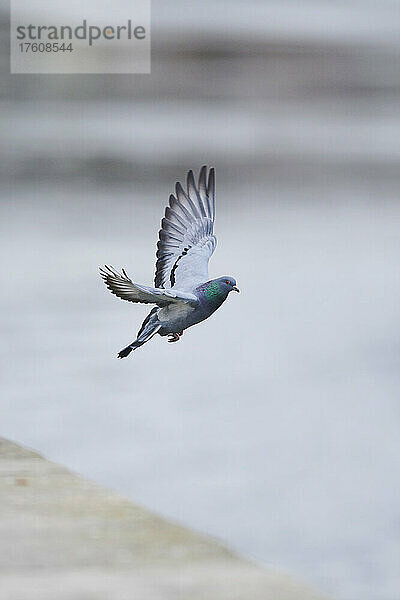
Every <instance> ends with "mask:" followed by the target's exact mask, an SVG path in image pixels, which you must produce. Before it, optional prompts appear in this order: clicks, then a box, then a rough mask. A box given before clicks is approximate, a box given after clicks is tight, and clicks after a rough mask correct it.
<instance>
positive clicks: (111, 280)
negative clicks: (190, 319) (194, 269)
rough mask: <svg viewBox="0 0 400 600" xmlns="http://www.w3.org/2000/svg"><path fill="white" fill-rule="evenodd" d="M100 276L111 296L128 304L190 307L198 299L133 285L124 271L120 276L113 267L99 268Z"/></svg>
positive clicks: (173, 292)
mask: <svg viewBox="0 0 400 600" xmlns="http://www.w3.org/2000/svg"><path fill="white" fill-rule="evenodd" d="M100 275H101V277H102V278H103V280H104V283H105V284H106V286H107V287H108V289H109V290H110V292H111V293H112V294H115V295H116V296H118V298H121V299H122V300H127V301H128V302H142V303H143V304H157V305H158V306H166V305H167V304H171V303H175V304H176V303H185V304H190V305H191V306H196V305H197V304H198V299H197V298H196V296H195V295H194V294H187V293H184V292H180V291H178V290H171V289H167V290H164V289H159V288H153V287H149V286H145V285H139V284H138V283H134V282H133V281H132V280H131V279H130V278H129V277H128V275H127V274H126V271H125V270H124V269H122V274H121V273H118V271H116V270H115V269H114V268H113V267H109V266H107V265H105V266H104V267H102V268H100Z"/></svg>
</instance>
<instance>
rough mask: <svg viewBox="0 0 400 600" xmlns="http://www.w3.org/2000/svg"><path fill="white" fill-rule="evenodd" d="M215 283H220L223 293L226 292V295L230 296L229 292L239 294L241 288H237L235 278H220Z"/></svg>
mask: <svg viewBox="0 0 400 600" xmlns="http://www.w3.org/2000/svg"><path fill="white" fill-rule="evenodd" d="M215 281H218V285H219V287H220V289H221V291H224V293H225V292H226V294H229V292H239V291H240V290H239V288H237V287H236V279H234V278H233V277H228V276H225V277H218V279H216V280H215Z"/></svg>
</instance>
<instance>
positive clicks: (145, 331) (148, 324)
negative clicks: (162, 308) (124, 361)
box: [118, 308, 161, 358]
mask: <svg viewBox="0 0 400 600" xmlns="http://www.w3.org/2000/svg"><path fill="white" fill-rule="evenodd" d="M158 310H159V309H158V308H155V309H153V310H152V311H151V312H150V314H149V315H147V317H146V318H145V320H144V321H143V325H142V327H141V328H140V330H139V333H138V335H137V338H136V340H135V341H134V342H132V343H131V344H129V346H126V348H123V349H122V350H120V352H118V358H125V357H126V356H129V354H130V353H131V352H132V351H133V350H136V348H140V346H143V344H145V343H146V342H148V341H149V340H151V338H152V337H153V336H154V335H156V333H157V332H158V331H159V330H160V329H161V323H160V321H159V320H158V317H157V312H158Z"/></svg>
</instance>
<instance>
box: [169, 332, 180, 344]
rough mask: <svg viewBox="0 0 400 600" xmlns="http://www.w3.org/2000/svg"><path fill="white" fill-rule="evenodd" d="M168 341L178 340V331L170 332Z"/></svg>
mask: <svg viewBox="0 0 400 600" xmlns="http://www.w3.org/2000/svg"><path fill="white" fill-rule="evenodd" d="M168 341H169V342H179V333H170V334H169V339H168Z"/></svg>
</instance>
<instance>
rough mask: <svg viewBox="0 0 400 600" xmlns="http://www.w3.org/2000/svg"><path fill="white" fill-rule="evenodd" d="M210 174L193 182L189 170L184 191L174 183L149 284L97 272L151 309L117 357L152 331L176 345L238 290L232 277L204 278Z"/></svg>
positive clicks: (211, 211) (212, 242) (210, 233)
mask: <svg viewBox="0 0 400 600" xmlns="http://www.w3.org/2000/svg"><path fill="white" fill-rule="evenodd" d="M214 220H215V171H214V169H210V171H209V174H208V177H207V167H202V168H201V170H200V175H199V180H198V182H197V184H196V181H195V178H194V175H193V171H189V173H188V176H187V189H186V191H185V190H184V189H183V187H182V185H181V184H180V183H177V184H176V186H175V195H173V194H171V196H170V197H169V206H167V208H166V209H165V216H164V218H163V219H162V221H161V229H160V232H159V236H158V237H159V239H158V243H157V253H156V256H157V262H156V274H155V278H154V286H155V287H150V286H145V285H139V284H138V283H135V282H133V281H132V280H131V279H130V278H129V277H128V275H127V274H126V272H125V270H124V269H122V273H118V272H117V271H116V270H115V269H113V268H112V267H108V266H105V267H104V268H101V269H100V274H101V276H102V278H103V279H104V282H105V284H106V286H107V287H108V289H109V290H110V291H111V292H112V293H113V294H115V295H116V296H118V297H119V298H121V299H122V300H128V301H129V302H142V303H145V304H155V305H156V306H155V307H154V308H153V309H152V311H151V312H150V313H149V314H148V315H147V317H146V318H145V320H144V321H143V323H142V326H141V328H140V330H139V332H138V334H137V338H136V340H135V341H134V342H132V343H131V344H129V346H126V348H124V349H123V350H121V351H120V352H119V354H118V358H124V357H125V356H128V354H130V353H131V352H132V350H136V348H139V347H140V346H143V344H145V343H146V342H147V341H148V340H150V339H151V338H152V337H153V336H154V335H155V334H156V333H158V334H159V335H161V336H169V340H168V341H169V342H177V341H178V340H179V339H180V337H181V336H182V335H183V332H184V330H185V329H187V328H188V327H191V326H192V325H195V324H196V323H200V322H201V321H204V320H205V319H207V318H208V317H209V316H210V315H212V313H213V312H215V311H216V310H217V308H219V307H220V306H221V304H222V303H223V302H224V301H225V300H226V298H227V297H228V294H229V292H231V291H235V292H238V291H239V290H238V288H237V287H236V281H235V279H234V278H233V277H228V276H224V277H218V278H217V279H211V280H210V279H209V275H208V262H209V260H210V257H211V255H212V253H213V252H214V250H215V246H216V244H217V239H216V237H215V235H214Z"/></svg>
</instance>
